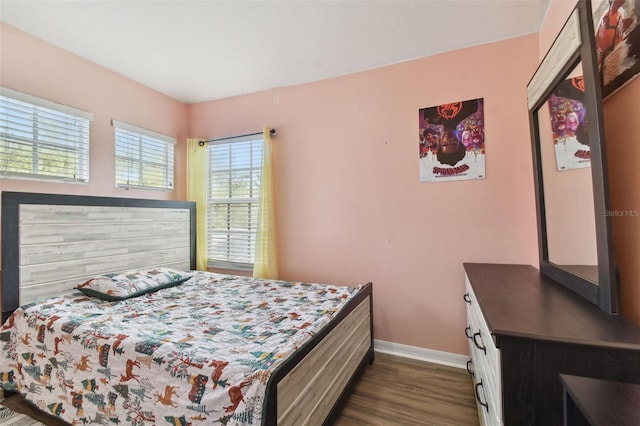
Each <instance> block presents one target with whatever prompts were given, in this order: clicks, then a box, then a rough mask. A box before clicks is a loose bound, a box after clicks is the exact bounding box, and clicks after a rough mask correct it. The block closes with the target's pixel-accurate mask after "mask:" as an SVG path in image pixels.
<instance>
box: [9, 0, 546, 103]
mask: <svg viewBox="0 0 640 426" xmlns="http://www.w3.org/2000/svg"><path fill="white" fill-rule="evenodd" d="M548 3H549V0H467V1H462V0H422V1H415V0H414V1H406V0H386V1H373V0H368V1H367V0H362V1H356V0H339V1H318V0H316V1H302V0H301V1H275V0H266V1H239V0H236V1H213V0H209V1H206V0H205V1H183V0H172V1H167V0H164V1H161V0H155V1H151V0H148V1H59V0H49V1H16V0H0V19H1V20H2V21H4V22H6V23H8V24H10V25H13V26H15V27H17V28H19V29H21V30H23V31H26V32H28V33H31V34H33V35H35V36H36V37H39V38H42V39H44V40H46V41H48V42H50V43H52V44H54V45H57V46H59V47H61V48H63V49H66V50H68V51H71V52H73V53H75V54H77V55H79V56H82V57H84V58H86V59H88V60H90V61H92V62H95V63H97V64H100V65H102V66H104V67H106V68H109V69H111V70H113V71H115V72H117V73H119V74H122V75H124V76H126V77H128V78H130V79H132V80H135V81H137V82H139V83H142V84H144V85H146V86H149V87H151V88H153V89H156V90H158V91H160V92H162V93H164V94H166V95H168V96H170V97H172V98H175V99H178V100H180V101H183V102H186V103H196V102H203V101H208V100H214V99H220V98H226V97H231V96H236V95H241V94H246V93H252V92H258V91H261V90H268V89H272V88H275V87H283V86H291V85H295V84H300V83H305V82H310V81H316V80H321V79H325V78H330V77H335V76H339V75H345V74H349V73H353V72H357V71H362V70H367V69H372V68H376V67H381V66H385V65H390V64H395V63H399V62H404V61H408V60H411V59H416V58H421V57H425V56H431V55H434V54H437V53H441V52H445V51H449V50H455V49H459V48H463V47H468V46H473V45H478V44H483V43H487V42H492V41H497V40H503V39H507V38H511V37H516V36H520V35H524V34H530V33H534V32H537V31H538V30H539V28H540V24H541V22H542V20H543V18H544V14H545V13H546V10H547V8H548ZM487 60H490V58H487Z"/></svg>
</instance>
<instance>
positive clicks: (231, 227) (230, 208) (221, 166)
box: [207, 135, 263, 270]
mask: <svg viewBox="0 0 640 426" xmlns="http://www.w3.org/2000/svg"><path fill="white" fill-rule="evenodd" d="M262 147H263V139H262V136H261V135H257V136H249V137H246V136H245V137H240V138H232V139H226V140H225V141H224V142H215V143H213V142H212V143H209V144H208V147H207V149H208V156H209V158H208V161H209V173H208V175H209V178H208V179H209V185H208V186H209V188H208V193H207V204H208V208H207V216H208V217H207V221H208V223H207V227H208V238H209V241H208V266H209V267H213V268H225V269H240V270H251V269H252V268H253V262H254V256H255V245H256V230H257V222H258V212H259V206H260V184H261V179H262Z"/></svg>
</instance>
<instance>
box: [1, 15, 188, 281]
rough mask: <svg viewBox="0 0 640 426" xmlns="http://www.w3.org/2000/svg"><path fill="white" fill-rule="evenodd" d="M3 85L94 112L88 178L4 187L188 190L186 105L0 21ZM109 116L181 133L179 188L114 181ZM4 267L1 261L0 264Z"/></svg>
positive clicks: (179, 194)
mask: <svg viewBox="0 0 640 426" xmlns="http://www.w3.org/2000/svg"><path fill="white" fill-rule="evenodd" d="M0 41H1V45H2V49H0V85H1V86H3V87H7V88H10V89H14V90H17V91H20V92H24V93H27V94H30V95H34V96H38V97H41V98H44V99H47V100H50V101H54V102H58V103H61V104H65V105H69V106H72V107H75V108H79V109H82V110H85V111H88V112H92V113H93V118H94V120H93V122H91V163H90V172H89V173H90V182H89V183H88V184H70V183H49V182H43V181H36V180H19V179H0V191H25V192H47V193H59V194H82V195H102V196H112V197H136V198H157V199H178V200H179V199H184V198H185V196H186V177H185V170H186V167H185V165H186V149H185V146H186V136H187V131H186V130H187V106H186V105H185V104H183V103H181V102H178V101H176V100H174V99H171V98H169V97H167V96H165V95H162V94H160V93H158V92H156V91H154V90H152V89H150V88H148V87H146V86H143V85H141V84H138V83H136V82H134V81H132V80H129V79H127V78H125V77H123V76H121V75H119V74H116V73H114V72H112V71H109V70H107V69H105V68H103V67H101V66H99V65H96V64H94V63H92V62H89V61H87V60H85V59H82V58H80V57H78V56H76V55H73V54H71V53H69V52H68V51H66V50H63V49H60V48H58V47H55V46H53V45H51V44H49V43H47V42H45V41H43V40H41V39H38V38H35V37H33V36H31V35H29V34H27V33H24V32H22V31H20V30H18V29H17V28H15V27H12V26H10V25H7V24H5V23H2V22H0ZM111 119H117V120H119V121H124V122H127V123H130V124H134V125H136V126H139V127H142V128H146V129H149V130H153V131H156V132H159V133H163V134H166V135H170V136H174V137H176V138H177V139H178V145H176V149H175V159H176V160H175V161H176V163H175V164H176V165H175V188H176V190H175V191H172V192H163V191H150V190H135V189H132V190H125V189H120V188H116V187H115V166H114V164H115V163H114V162H115V148H114V130H113V127H112V126H111ZM0 268H1V265H0Z"/></svg>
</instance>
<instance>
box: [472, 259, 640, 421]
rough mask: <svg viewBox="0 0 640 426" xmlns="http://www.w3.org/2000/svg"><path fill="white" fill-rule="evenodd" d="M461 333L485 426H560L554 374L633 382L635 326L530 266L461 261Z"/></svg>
mask: <svg viewBox="0 0 640 426" xmlns="http://www.w3.org/2000/svg"><path fill="white" fill-rule="evenodd" d="M464 269H465V279H466V284H465V285H466V289H465V294H464V303H465V305H466V309H467V327H466V328H465V335H466V336H467V339H468V342H469V350H470V354H471V361H470V362H469V364H468V365H467V370H468V371H469V373H470V374H472V375H473V381H474V388H475V393H476V401H477V405H478V414H479V416H480V422H481V424H486V425H501V424H504V425H518V426H521V425H545V426H546V425H562V423H563V389H562V383H561V381H560V374H569V375H575V376H585V377H592V378H597V379H607V380H615V381H619V382H626V383H640V327H638V326H636V325H635V324H633V323H631V322H629V321H627V320H625V319H624V318H623V317H621V316H617V315H608V314H606V313H604V312H603V311H601V310H600V309H598V307H596V306H595V305H592V304H590V303H588V302H586V301H585V300H583V299H582V298H581V297H579V296H577V295H575V294H574V293H573V292H571V291H570V290H568V289H566V288H565V287H563V286H561V285H559V284H557V283H555V282H554V281H552V280H551V279H549V278H546V277H544V276H542V275H540V273H539V271H538V270H537V269H536V268H534V267H532V266H530V265H506V264H485V263H465V264H464Z"/></svg>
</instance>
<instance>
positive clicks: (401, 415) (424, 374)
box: [335, 353, 478, 426]
mask: <svg viewBox="0 0 640 426" xmlns="http://www.w3.org/2000/svg"><path fill="white" fill-rule="evenodd" d="M335 425H336V426H351V425H353V426H356V425H357V426H362V425H393V426H402V425H438V426H444V425H465V426H466V425H474V426H475V425H478V412H477V411H476V401H475V394H474V390H473V384H472V382H471V377H470V376H469V374H468V373H467V372H466V371H465V370H462V369H458V368H453V367H446V366H442V365H438V364H432V363H427V362H422V361H415V360H411V359H407V358H401V357H396V356H392V355H386V354H381V353H376V358H375V361H374V363H373V364H372V365H369V366H367V368H366V369H365V371H364V372H363V374H362V376H361V377H360V379H359V380H358V382H357V383H356V385H355V387H354V389H353V391H352V393H351V396H350V397H349V399H348V400H347V403H346V404H345V406H344V407H343V409H342V411H341V413H340V416H339V417H338V419H337V421H336V422H335Z"/></svg>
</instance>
